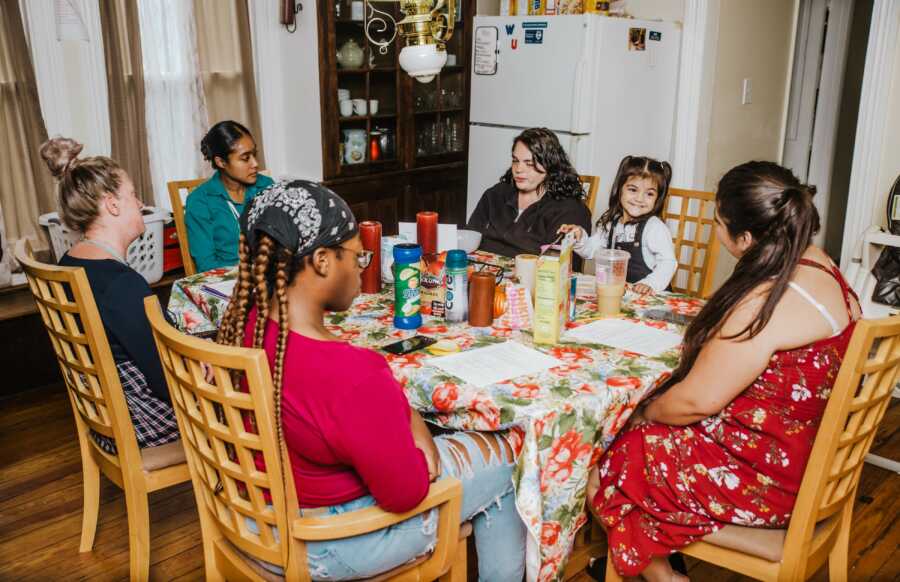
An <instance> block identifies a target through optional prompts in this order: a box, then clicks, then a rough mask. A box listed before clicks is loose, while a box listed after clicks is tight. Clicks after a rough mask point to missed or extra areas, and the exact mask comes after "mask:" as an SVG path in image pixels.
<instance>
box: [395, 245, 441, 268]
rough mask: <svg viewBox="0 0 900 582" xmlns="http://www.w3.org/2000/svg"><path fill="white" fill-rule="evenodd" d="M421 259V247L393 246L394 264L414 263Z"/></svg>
mask: <svg viewBox="0 0 900 582" xmlns="http://www.w3.org/2000/svg"><path fill="white" fill-rule="evenodd" d="M451 252H452V251H451ZM421 258H422V247H420V246H419V245H417V244H414V243H403V244H399V245H394V262H396V263H415V262H417V261H419V260H420V259H421Z"/></svg>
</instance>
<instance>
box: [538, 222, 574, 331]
mask: <svg viewBox="0 0 900 582" xmlns="http://www.w3.org/2000/svg"><path fill="white" fill-rule="evenodd" d="M572 246H573V240H572V238H571V237H568V236H567V237H566V238H565V239H563V242H562V245H560V246H559V247H558V249H557V248H554V249H552V250H550V251H548V252H546V253H544V254H543V255H541V257H540V258H539V259H538V262H537V269H536V274H535V286H534V287H535V290H534V296H535V299H534V343H536V344H550V345H553V344H556V343H558V342H559V336H560V334H562V332H563V331H564V330H565V326H566V321H567V320H568V316H569V289H570V285H571V283H570V280H569V279H570V278H569V274H570V270H571V265H572Z"/></svg>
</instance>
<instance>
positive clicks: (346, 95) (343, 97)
mask: <svg viewBox="0 0 900 582" xmlns="http://www.w3.org/2000/svg"><path fill="white" fill-rule="evenodd" d="M349 99H350V89H338V101H347V100H349Z"/></svg>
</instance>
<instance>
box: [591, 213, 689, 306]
mask: <svg viewBox="0 0 900 582" xmlns="http://www.w3.org/2000/svg"><path fill="white" fill-rule="evenodd" d="M637 228H638V224H637V223H635V222H630V223H627V224H623V223H621V222H618V223H616V226H615V230H614V231H613V237H614V238H615V240H616V242H617V243H619V242H627V243H630V242H633V241H634V237H635V235H636V234H637ZM608 241H609V227H608V226H607V227H606V228H602V229H599V230H597V231H596V232H595V233H594V234H592V235H591V236H590V237H587V236H582V237H581V240H579V241H578V242H577V243H575V252H576V253H578V254H579V255H580V256H582V257H584V258H585V259H593V258H594V254H595V253H596V252H597V251H598V250H600V249H605V248H607V246H608ZM641 256H642V257H643V259H644V263H646V264H647V266H648V267H650V270H651V271H652V272H651V273H650V274H649V275H647V276H646V277H644V278H643V279H641V280H640V281H629V282H630V283H643V284H644V285H647V286H649V287H651V288H652V289H653V290H654V291H655V292H657V293H658V292H660V291H664V290H665V289H666V287H668V286H669V283H671V282H672V277H674V276H675V271H676V270H677V269H678V260H677V259H676V258H675V245H674V244H673V243H672V232H671V231H670V230H669V227H668V226H666V223H664V222H663V221H662V220H660V219H659V218H657V217H656V216H651V217H650V218H648V219H647V223H646V224H645V225H644V234H643V236H642V240H641Z"/></svg>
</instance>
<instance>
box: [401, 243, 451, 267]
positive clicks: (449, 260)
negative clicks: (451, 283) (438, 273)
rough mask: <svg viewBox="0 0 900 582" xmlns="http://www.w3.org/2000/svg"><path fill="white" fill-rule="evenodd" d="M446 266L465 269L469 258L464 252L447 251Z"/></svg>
mask: <svg viewBox="0 0 900 582" xmlns="http://www.w3.org/2000/svg"><path fill="white" fill-rule="evenodd" d="M395 248H396V247H395ZM446 264H447V268H448V269H465V268H466V267H468V266H469V257H468V256H467V255H466V251H464V250H462V249H453V250H452V251H447V263H446Z"/></svg>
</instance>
